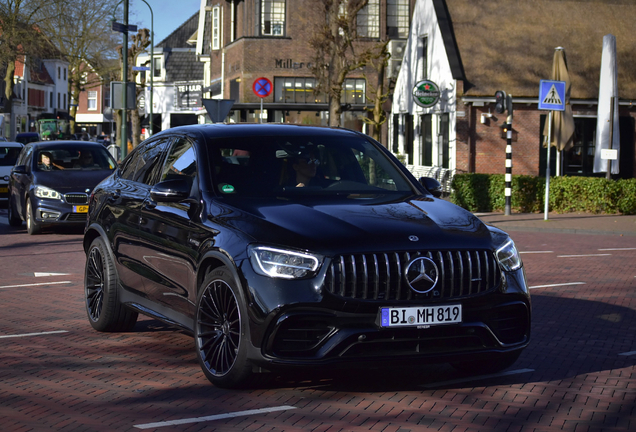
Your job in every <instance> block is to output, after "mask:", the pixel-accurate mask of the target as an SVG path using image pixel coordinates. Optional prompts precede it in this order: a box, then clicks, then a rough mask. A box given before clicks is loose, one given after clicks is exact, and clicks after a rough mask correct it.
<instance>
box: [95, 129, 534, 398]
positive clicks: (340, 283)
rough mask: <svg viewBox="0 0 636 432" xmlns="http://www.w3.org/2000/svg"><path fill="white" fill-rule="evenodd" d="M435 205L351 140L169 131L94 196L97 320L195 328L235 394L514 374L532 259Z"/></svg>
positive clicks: (276, 132) (487, 229) (463, 214)
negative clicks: (306, 375)
mask: <svg viewBox="0 0 636 432" xmlns="http://www.w3.org/2000/svg"><path fill="white" fill-rule="evenodd" d="M440 193H441V189H440V185H439V183H438V182H436V181H435V180H433V179H430V178H421V179H419V180H416V179H415V178H414V177H413V176H412V175H411V174H410V173H409V171H407V169H406V168H405V167H404V166H403V165H402V164H401V163H400V162H399V161H398V160H397V159H396V158H395V157H394V156H393V155H392V154H391V153H390V152H388V151H387V150H386V149H385V148H384V147H383V146H382V145H380V144H379V143H377V142H375V141H373V140H372V139H371V138H369V137H368V136H365V135H363V134H361V133H357V132H353V131H349V130H343V129H329V128H320V127H308V126H295V125H275V124H265V125H259V124H251V125H245V124H241V125H238V124H236V125H225V124H209V125H194V126H184V127H178V128H174V129H170V130H166V131H163V132H161V133H158V134H156V135H154V136H153V137H152V138H150V139H148V140H146V141H144V142H143V143H142V144H140V145H139V146H138V147H137V148H135V149H134V150H133V151H132V152H131V153H130V154H129V155H128V156H127V157H126V158H125V159H124V161H123V162H122V163H121V165H120V167H119V168H118V169H117V170H116V171H115V172H114V173H113V174H112V175H110V176H109V177H107V178H106V179H105V180H104V181H103V182H102V183H101V184H99V185H98V186H97V187H96V188H95V190H94V191H93V193H92V195H91V197H90V203H89V214H88V220H87V225H86V230H85V236H84V249H85V251H86V257H87V260H86V274H85V296H86V309H87V312H88V318H89V321H90V323H91V325H92V326H93V327H94V328H95V329H97V330H99V331H130V330H131V329H132V328H133V327H134V325H135V322H136V320H137V316H138V313H142V314H144V315H148V316H151V317H155V318H158V319H160V320H162V321H164V322H166V323H170V324H172V325H176V326H179V327H181V328H184V329H186V330H187V331H189V332H191V333H192V334H193V336H194V341H195V352H196V356H197V357H198V360H199V362H200V365H201V368H202V369H203V372H204V373H205V375H206V376H207V377H208V379H209V380H210V381H212V383H214V384H215V385H217V386H223V387H236V386H241V385H245V384H249V383H250V380H249V379H250V376H252V375H253V374H254V373H263V372H266V371H272V372H273V371H276V372H277V373H283V372H285V371H286V370H287V371H289V370H291V369H299V368H309V369H320V368H323V369H327V370H333V369H336V368H343V367H344V368H347V367H351V368H353V367H355V368H360V367H364V366H365V365H368V366H373V367H390V368H396V367H398V366H399V365H404V364H426V363H442V362H449V363H451V364H453V365H454V366H455V367H458V368H460V369H465V370H469V371H474V372H485V371H489V372H494V371H497V370H501V369H504V368H506V367H508V366H510V365H511V364H512V363H513V362H514V361H515V360H516V359H517V358H518V356H519V354H520V353H521V351H522V350H523V348H525V347H526V346H527V345H528V342H529V338H530V320H531V306H530V295H529V293H528V288H527V286H526V278H525V273H524V269H523V264H522V261H521V259H520V257H519V254H518V252H517V250H516V248H515V245H514V243H513V241H512V240H511V239H510V237H509V236H508V235H507V234H506V233H505V232H503V231H501V230H499V229H497V228H494V227H492V226H487V225H485V224H484V223H482V222H481V221H480V220H479V219H478V218H477V217H475V216H474V215H473V214H471V213H469V212H467V211H465V210H463V209H461V208H459V207H457V206H455V205H453V204H451V203H449V202H447V201H445V200H443V199H440V198H438V197H439V195H440Z"/></svg>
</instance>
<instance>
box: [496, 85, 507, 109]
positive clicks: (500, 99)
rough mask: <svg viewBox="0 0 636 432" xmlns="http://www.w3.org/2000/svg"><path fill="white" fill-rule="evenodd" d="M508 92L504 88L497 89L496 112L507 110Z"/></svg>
mask: <svg viewBox="0 0 636 432" xmlns="http://www.w3.org/2000/svg"><path fill="white" fill-rule="evenodd" d="M506 99H507V98H506V92H505V91H502V90H497V91H496V92H495V112H496V113H498V114H501V113H503V112H504V111H506V108H507V106H506V105H507V102H506Z"/></svg>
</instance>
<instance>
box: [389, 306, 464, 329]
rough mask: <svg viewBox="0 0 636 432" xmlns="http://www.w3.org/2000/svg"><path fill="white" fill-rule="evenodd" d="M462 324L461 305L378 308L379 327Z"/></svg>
mask: <svg viewBox="0 0 636 432" xmlns="http://www.w3.org/2000/svg"><path fill="white" fill-rule="evenodd" d="M461 322H462V305H461V304H453V305H440V306H426V307H405V308H391V307H385V308H380V327H384V328H389V327H390V328H394V327H424V328H426V327H430V326H435V325H441V324H457V323H461Z"/></svg>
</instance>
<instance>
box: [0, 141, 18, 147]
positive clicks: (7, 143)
mask: <svg viewBox="0 0 636 432" xmlns="http://www.w3.org/2000/svg"><path fill="white" fill-rule="evenodd" d="M0 146H2V147H20V148H22V147H24V144H22V143H19V142H14V141H0Z"/></svg>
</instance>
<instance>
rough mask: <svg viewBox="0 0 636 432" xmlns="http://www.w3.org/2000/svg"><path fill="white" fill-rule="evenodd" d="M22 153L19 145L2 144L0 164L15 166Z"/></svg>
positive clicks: (0, 145) (0, 147)
mask: <svg viewBox="0 0 636 432" xmlns="http://www.w3.org/2000/svg"><path fill="white" fill-rule="evenodd" d="M18 154H20V148H19V147H9V146H6V145H2V144H0V166H13V165H15V161H16V160H17V159H18Z"/></svg>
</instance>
